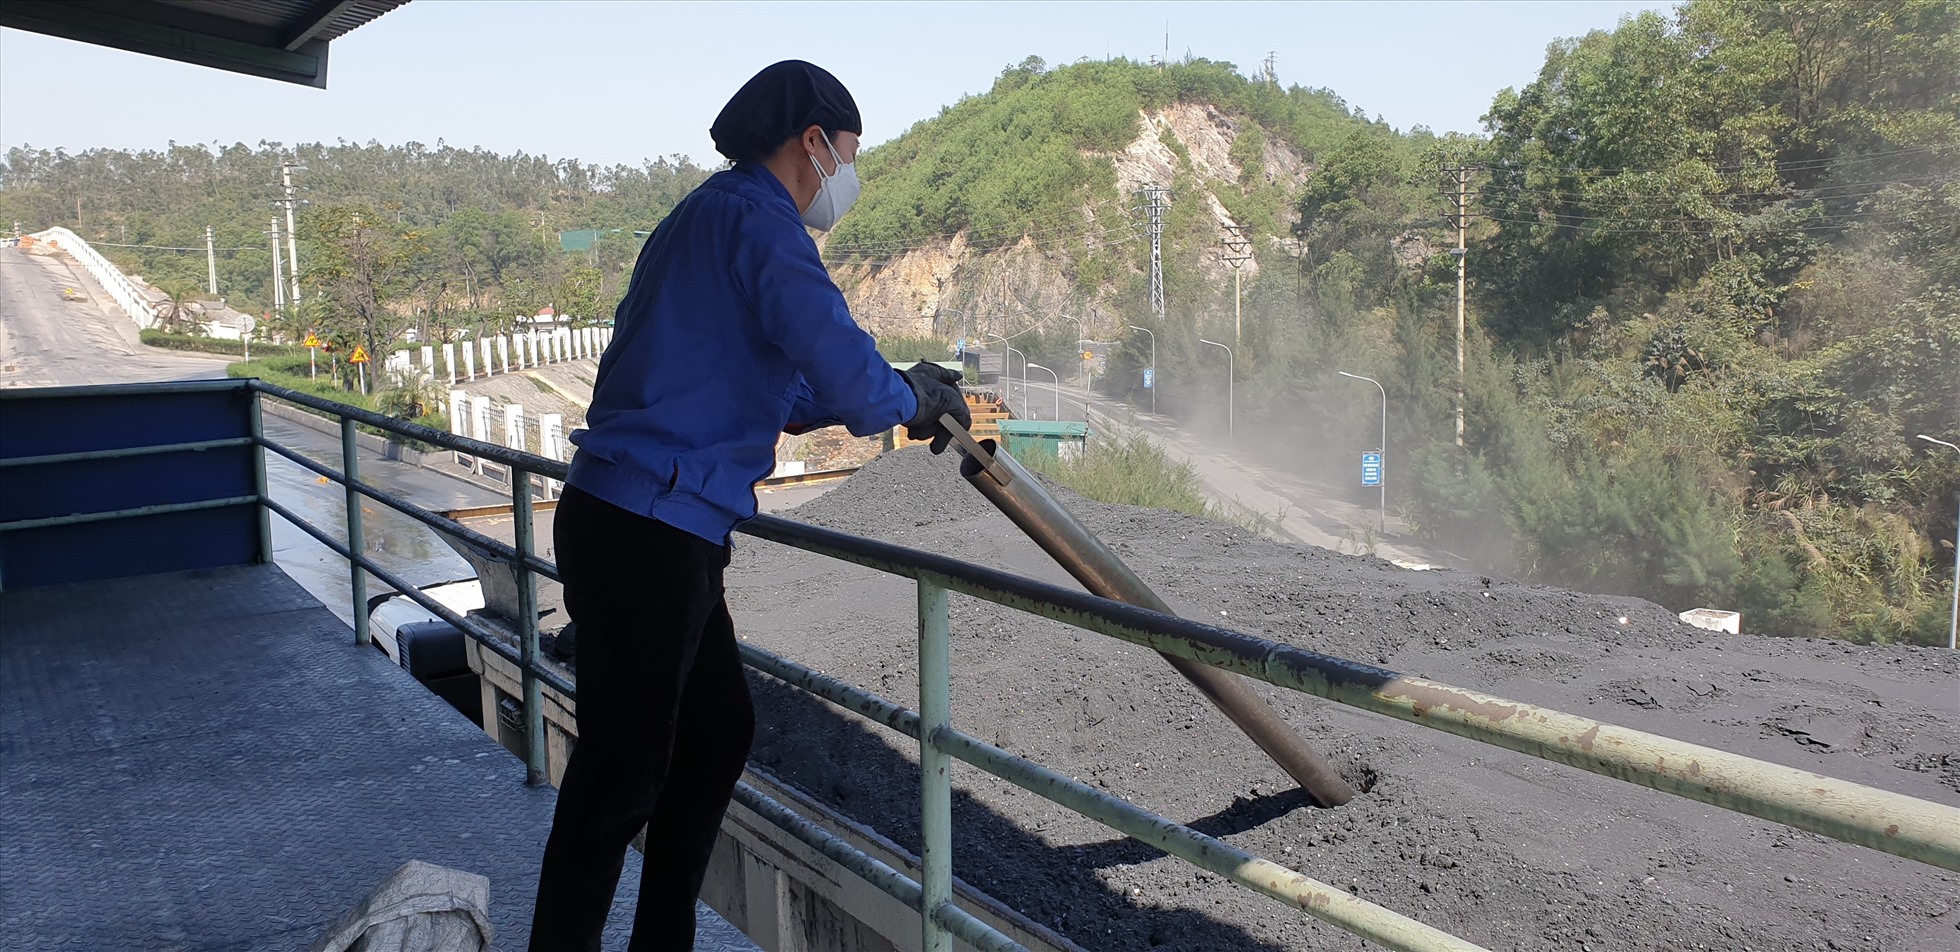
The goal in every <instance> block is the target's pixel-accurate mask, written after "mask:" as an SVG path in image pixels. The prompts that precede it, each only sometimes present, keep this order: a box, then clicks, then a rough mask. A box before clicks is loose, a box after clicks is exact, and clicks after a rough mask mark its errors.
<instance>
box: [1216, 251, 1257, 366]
mask: <svg viewBox="0 0 1960 952" xmlns="http://www.w3.org/2000/svg"><path fill="white" fill-rule="evenodd" d="M1224 228H1225V237H1224V238H1223V239H1221V241H1222V242H1223V243H1224V245H1225V253H1224V254H1223V255H1222V256H1221V257H1223V258H1224V259H1225V263H1226V264H1229V265H1231V266H1232V346H1234V347H1237V346H1239V345H1240V344H1243V343H1245V312H1244V307H1243V305H1242V303H1241V294H1240V291H1241V289H1242V288H1241V283H1240V279H1241V278H1242V277H1243V276H1244V274H1245V263H1246V262H1247V261H1249V260H1251V259H1252V239H1250V238H1247V237H1246V236H1245V226H1244V225H1226V226H1224Z"/></svg>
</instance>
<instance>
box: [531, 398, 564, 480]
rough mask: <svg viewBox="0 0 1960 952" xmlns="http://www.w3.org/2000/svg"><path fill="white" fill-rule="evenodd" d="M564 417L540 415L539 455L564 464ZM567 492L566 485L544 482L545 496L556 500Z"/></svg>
mask: <svg viewBox="0 0 1960 952" xmlns="http://www.w3.org/2000/svg"><path fill="white" fill-rule="evenodd" d="M564 419H565V418H564V417H563V416H561V415H559V414H556V413H540V414H538V455H539V456H542V457H544V458H545V459H555V460H558V461H559V462H561V463H562V462H564V460H565V452H564V448H563V446H562V445H561V441H562V440H563V439H564V435H563V433H564ZM564 490H565V484H564V483H561V482H559V481H558V480H555V479H547V480H545V481H544V494H545V497H546V498H548V499H555V498H557V497H558V496H559V495H560V494H562V493H563V492H564Z"/></svg>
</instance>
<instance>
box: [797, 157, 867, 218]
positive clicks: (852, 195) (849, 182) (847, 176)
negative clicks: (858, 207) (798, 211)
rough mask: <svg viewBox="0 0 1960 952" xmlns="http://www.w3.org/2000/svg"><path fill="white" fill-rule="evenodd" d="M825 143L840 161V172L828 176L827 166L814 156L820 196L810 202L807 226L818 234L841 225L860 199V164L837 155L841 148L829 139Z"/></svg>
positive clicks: (813, 161) (806, 213) (811, 158)
mask: <svg viewBox="0 0 1960 952" xmlns="http://www.w3.org/2000/svg"><path fill="white" fill-rule="evenodd" d="M823 144H824V146H825V147H826V148H828V149H830V157H831V158H833V159H835V160H837V173H836V174H834V175H825V174H824V171H823V164H822V163H820V162H818V161H817V157H816V156H814V155H813V156H810V164H811V165H813V166H816V169H817V181H818V184H817V197H816V198H814V199H812V200H811V201H810V207H809V208H808V209H806V210H805V211H804V212H803V224H805V225H809V226H810V227H811V228H815V229H816V230H818V231H829V230H830V229H832V228H833V227H836V225H837V219H839V218H842V217H844V213H845V212H847V211H850V209H851V203H852V202H855V201H857V197H858V173H857V163H855V162H846V161H844V157H843V156H841V155H838V154H837V147H836V146H834V145H831V144H830V139H829V137H825V138H824V140H823Z"/></svg>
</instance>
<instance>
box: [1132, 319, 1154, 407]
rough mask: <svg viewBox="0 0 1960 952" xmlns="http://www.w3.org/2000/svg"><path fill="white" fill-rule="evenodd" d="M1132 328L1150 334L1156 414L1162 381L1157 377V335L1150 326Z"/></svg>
mask: <svg viewBox="0 0 1960 952" xmlns="http://www.w3.org/2000/svg"><path fill="white" fill-rule="evenodd" d="M1130 330H1133V331H1142V332H1144V333H1146V334H1150V412H1151V413H1152V414H1155V413H1156V412H1157V384H1159V383H1161V382H1162V381H1159V380H1158V379H1157V335H1156V334H1152V333H1151V331H1150V328H1148V327H1138V326H1136V325H1135V324H1131V325H1130Z"/></svg>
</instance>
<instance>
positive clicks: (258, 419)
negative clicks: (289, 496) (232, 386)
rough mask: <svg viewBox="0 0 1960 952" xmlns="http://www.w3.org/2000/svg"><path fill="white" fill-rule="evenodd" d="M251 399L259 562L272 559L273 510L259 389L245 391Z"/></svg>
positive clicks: (262, 408) (261, 400)
mask: <svg viewBox="0 0 1960 952" xmlns="http://www.w3.org/2000/svg"><path fill="white" fill-rule="evenodd" d="M245 392H246V393H247V394H248V395H249V397H250V400H251V403H250V404H249V408H248V411H247V412H249V413H250V414H251V417H252V488H253V491H255V492H257V493H258V496H259V504H258V510H259V562H260V563H267V562H271V561H272V510H271V509H268V508H266V505H265V501H266V499H267V498H269V497H268V496H267V495H266V490H265V485H266V484H265V413H264V406H263V400H264V398H263V397H261V396H259V392H258V391H257V390H247V391H245Z"/></svg>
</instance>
